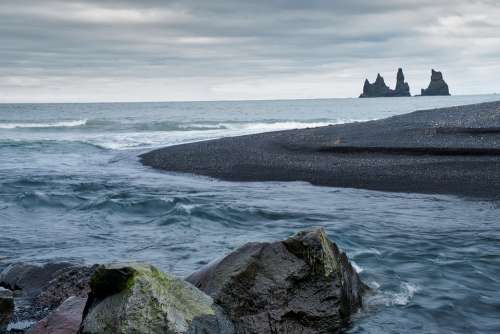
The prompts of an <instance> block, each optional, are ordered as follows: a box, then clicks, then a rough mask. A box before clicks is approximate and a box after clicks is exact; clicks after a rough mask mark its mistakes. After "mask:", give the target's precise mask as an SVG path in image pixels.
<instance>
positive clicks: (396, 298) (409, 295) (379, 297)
mask: <svg viewBox="0 0 500 334" xmlns="http://www.w3.org/2000/svg"><path fill="white" fill-rule="evenodd" d="M372 283H375V284H374V285H375V286H376V290H378V288H379V287H380V285H379V284H378V283H377V282H372ZM400 287H401V290H400V291H399V292H387V291H380V293H377V294H376V295H375V296H373V297H372V298H370V299H369V303H371V304H382V305H385V306H405V305H408V304H409V303H410V301H411V300H412V299H413V297H414V296H415V293H417V292H418V290H419V287H418V286H417V285H416V284H413V283H409V282H403V283H401V286H400Z"/></svg>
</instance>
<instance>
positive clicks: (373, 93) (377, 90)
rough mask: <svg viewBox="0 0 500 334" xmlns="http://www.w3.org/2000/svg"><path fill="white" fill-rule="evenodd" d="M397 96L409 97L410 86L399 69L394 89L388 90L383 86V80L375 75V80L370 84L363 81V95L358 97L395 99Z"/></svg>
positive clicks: (387, 87) (366, 80)
mask: <svg viewBox="0 0 500 334" xmlns="http://www.w3.org/2000/svg"><path fill="white" fill-rule="evenodd" d="M397 96H411V95H410V86H409V85H408V83H407V82H405V76H404V74H403V69H401V68H399V69H398V73H397V75H396V87H395V89H390V88H389V86H387V85H386V84H385V81H384V78H383V77H382V76H381V75H380V73H379V74H377V79H376V80H375V82H374V83H373V84H371V83H370V82H369V81H368V79H365V84H364V85H363V93H362V94H361V95H360V96H359V97H397Z"/></svg>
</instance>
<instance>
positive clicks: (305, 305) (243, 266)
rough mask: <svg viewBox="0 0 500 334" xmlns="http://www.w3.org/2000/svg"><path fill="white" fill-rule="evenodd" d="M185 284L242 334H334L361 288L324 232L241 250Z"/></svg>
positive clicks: (346, 318) (355, 304)
mask: <svg viewBox="0 0 500 334" xmlns="http://www.w3.org/2000/svg"><path fill="white" fill-rule="evenodd" d="M186 280H187V281H188V282H191V283H193V284H194V285H195V286H196V287H198V288H199V289H201V290H202V291H204V292H206V293H207V294H208V295H210V296H212V297H213V298H214V301H215V302H216V303H217V304H218V305H220V306H221V307H222V308H223V309H224V311H225V313H226V314H227V315H228V317H229V318H230V320H231V321H232V322H233V323H234V326H235V332H236V333H245V334H251V333H254V334H267V333H269V334H271V333H287V334H295V333H296V334H299V333H300V334H309V333H310V334H313V333H315V334H322V333H325V334H326V333H338V332H339V331H340V330H341V329H342V328H343V327H344V326H345V325H346V324H347V323H348V322H349V318H350V315H351V314H352V313H353V312H355V311H356V310H357V309H358V308H359V307H361V304H362V297H361V295H362V292H363V291H364V289H365V288H366V287H365V285H364V284H363V283H362V282H361V281H360V279H359V277H358V275H357V273H356V272H355V271H354V269H353V267H352V266H351V264H350V263H349V261H348V259H347V257H346V255H345V254H344V253H342V252H340V251H339V249H338V247H337V246H336V245H335V244H334V243H332V242H331V241H329V240H328V238H327V236H326V234H325V231H324V230H323V229H315V230H310V231H303V232H300V233H298V234H296V235H294V236H292V237H291V238H289V239H287V240H284V241H277V242H272V243H249V244H246V245H244V246H243V247H241V248H239V249H237V250H236V251H234V252H233V253H231V254H229V255H228V256H226V257H225V258H223V259H222V260H220V261H218V262H216V263H213V264H211V265H208V266H207V267H205V268H202V269H201V270H200V271H198V272H195V273H193V274H192V275H191V276H189V277H188V278H187V279H186Z"/></svg>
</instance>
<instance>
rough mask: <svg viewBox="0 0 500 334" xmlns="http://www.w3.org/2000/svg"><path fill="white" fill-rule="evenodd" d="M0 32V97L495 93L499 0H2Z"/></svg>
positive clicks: (499, 66) (499, 68)
mask: <svg viewBox="0 0 500 334" xmlns="http://www.w3.org/2000/svg"><path fill="white" fill-rule="evenodd" d="M0 38H1V40H2V43H1V45H0V102H16V101H17V102H29V101H144V100H155V101H165V100H214V99H215V100H221V99H273V98H316V97H351V96H357V95H358V94H359V93H360V91H361V88H362V84H363V81H364V79H365V77H368V78H369V79H370V80H374V78H375V76H376V74H377V72H380V73H381V74H382V75H383V76H384V77H385V78H386V82H388V83H390V84H391V85H393V84H394V82H395V75H396V70H397V68H398V67H403V68H404V69H405V74H406V78H407V80H408V81H409V83H410V86H411V89H412V93H413V94H416V93H418V92H419V91H420V88H423V87H425V86H426V85H427V84H428V81H429V78H430V69H431V68H436V69H438V70H441V71H443V72H444V74H445V79H446V80H447V81H448V82H449V84H450V87H451V90H452V94H477V93H492V92H495V91H497V92H500V75H499V73H500V62H499V61H498V59H499V58H500V6H498V2H497V0H475V1H474V0H441V1H428V0H422V1H418V2H417V1H409V0H380V1H373V0H349V1H347V0H340V1H331V0H309V1H302V0H287V1H285V0H255V1H234V0H211V1H201V0H199V1H193V0H184V1H176V0H171V1H160V0H143V1H132V0H128V1H127V0H122V1H116V0H112V1H111V0H107V1H106V0H80V1H68V0H45V1H39V0H17V1H13V0H12V1H11V0H7V1H2V2H0Z"/></svg>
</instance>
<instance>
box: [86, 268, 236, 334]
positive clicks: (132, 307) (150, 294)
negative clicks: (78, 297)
mask: <svg viewBox="0 0 500 334" xmlns="http://www.w3.org/2000/svg"><path fill="white" fill-rule="evenodd" d="M90 286H91V292H90V294H89V299H88V301H87V305H86V307H85V311H84V316H83V322H82V325H81V328H80V331H81V333H100V334H106V333H110V334H111V333H113V334H120V333H151V334H153V333H172V334H180V333H193V334H194V333H206V334H212V333H213V334H216V333H217V334H230V333H232V332H233V331H232V326H231V324H230V323H229V322H228V320H227V319H225V318H224V316H223V315H222V314H221V312H220V311H219V310H218V309H217V306H215V305H214V303H213V301H212V299H211V298H210V297H209V296H207V295H205V294H204V293H203V292H201V291H199V290H198V289H196V288H195V287H194V286H192V285H191V284H189V283H187V282H185V281H183V280H180V279H178V278H174V277H171V276H167V275H165V274H163V273H162V272H160V271H158V270H157V269H156V268H154V267H152V266H149V265H142V264H111V265H106V266H100V267H99V268H98V269H97V270H96V272H95V274H94V275H93V276H92V279H91V282H90Z"/></svg>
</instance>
